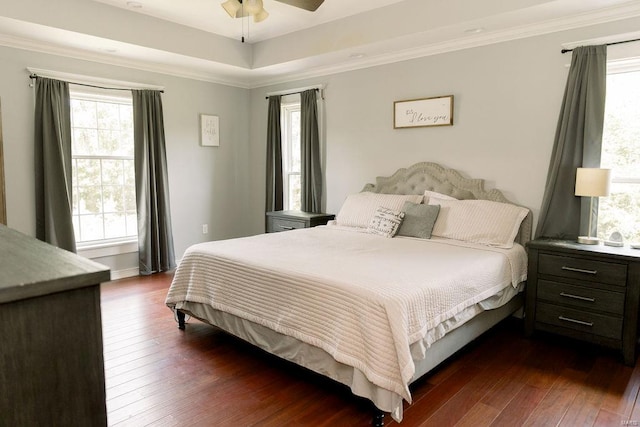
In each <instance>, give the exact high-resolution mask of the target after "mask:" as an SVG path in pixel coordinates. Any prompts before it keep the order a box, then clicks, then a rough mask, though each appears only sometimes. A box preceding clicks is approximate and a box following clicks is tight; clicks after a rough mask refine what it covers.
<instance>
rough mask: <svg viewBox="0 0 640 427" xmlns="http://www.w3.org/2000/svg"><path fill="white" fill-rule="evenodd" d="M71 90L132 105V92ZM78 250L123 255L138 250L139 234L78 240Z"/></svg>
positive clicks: (83, 96)
mask: <svg viewBox="0 0 640 427" xmlns="http://www.w3.org/2000/svg"><path fill="white" fill-rule="evenodd" d="M69 92H70V95H71V97H72V98H73V99H82V100H87V101H99V102H100V101H102V102H112V103H119V104H123V105H132V104H133V99H132V96H131V92H128V91H127V92H122V93H118V94H115V93H114V91H113V90H112V89H103V88H95V87H87V86H80V85H74V84H70V86H69ZM72 158H76V159H89V158H96V159H114V160H132V159H133V157H131V156H91V155H80V156H73V155H72ZM76 251H77V253H78V255H81V256H84V257H85V258H90V259H92V258H101V257H107V256H114V255H121V254H127V253H134V252H138V236H133V237H125V238H116V239H101V240H92V241H84V242H76Z"/></svg>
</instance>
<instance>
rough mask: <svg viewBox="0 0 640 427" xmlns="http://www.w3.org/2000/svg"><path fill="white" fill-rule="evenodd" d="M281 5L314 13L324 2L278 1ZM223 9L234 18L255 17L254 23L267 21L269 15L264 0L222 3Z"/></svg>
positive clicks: (312, 0)
mask: <svg viewBox="0 0 640 427" xmlns="http://www.w3.org/2000/svg"><path fill="white" fill-rule="evenodd" d="M276 1H279V2H280V3H284V4H288V5H290V6H294V7H298V8H300V9H304V10H308V11H310V12H314V11H315V10H316V9H318V8H319V7H320V5H322V3H324V0H276ZM222 8H223V9H224V10H226V11H227V13H228V14H229V16H231V17H232V18H244V17H245V16H253V22H261V21H264V20H265V19H267V17H268V16H269V13H267V11H266V10H264V5H263V4H262V0H227V1H225V2H224V3H222Z"/></svg>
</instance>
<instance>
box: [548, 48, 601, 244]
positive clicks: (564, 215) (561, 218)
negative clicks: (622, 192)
mask: <svg viewBox="0 0 640 427" xmlns="http://www.w3.org/2000/svg"><path fill="white" fill-rule="evenodd" d="M606 78H607V47H606V45H602V46H584V47H578V48H576V49H574V50H573V54H572V59H571V68H570V69H569V76H568V78H567V85H566V88H565V93H564V99H563V101H562V109H561V110H560V118H559V120H558V127H557V129H556V136H555V141H554V146H553V151H552V153H551V162H550V164H549V172H548V174H547V184H546V187H545V192H544V198H543V200H542V206H541V209H540V217H539V218H538V226H537V229H536V237H555V238H565V239H575V238H577V237H578V236H579V235H586V234H587V231H588V230H587V228H588V225H587V224H588V213H589V208H588V202H589V200H588V198H584V199H586V200H584V201H582V200H581V199H583V198H581V197H576V196H575V179H576V169H577V168H578V167H599V166H600V153H601V148H602V129H603V125H604V105H605V95H606ZM594 202H595V201H594ZM583 205H584V206H583ZM594 205H595V203H594ZM581 223H582V224H583V225H582V226H581V225H580V224H581ZM592 235H595V233H593V234H592Z"/></svg>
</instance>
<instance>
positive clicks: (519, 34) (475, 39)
mask: <svg viewBox="0 0 640 427" xmlns="http://www.w3.org/2000/svg"><path fill="white" fill-rule="evenodd" d="M637 16H640V3H634V4H625V5H623V6H618V7H611V8H608V9H605V10H600V11H598V12H590V13H584V14H580V15H575V16H571V17H567V18H558V19H553V20H549V21H545V22H542V23H536V24H530V25H525V26H521V27H517V28H509V29H506V30H498V31H492V32H486V33H479V34H475V35H473V36H467V37H465V38H460V39H457V40H451V41H447V42H442V43H434V44H431V45H428V46H419V47H416V48H412V49H405V50H402V51H396V52H394V53H391V54H383V55H378V56H376V57H370V58H363V59H361V60H351V61H350V62H349V63H345V64H338V65H335V66H326V67H318V68H314V69H312V70H306V71H304V72H300V73H288V74H286V75H282V76H279V77H277V78H266V79H259V78H258V79H256V80H254V82H253V83H254V84H253V86H252V87H253V88H258V87H263V86H269V85H274V84H281V83H286V82H291V81H295V80H302V79H308V78H315V77H322V76H325V75H330V74H338V73H343V72H347V71H355V70H359V69H364V68H369V67H375V66H379V65H386V64H392V63H394V62H401V61H407V60H411V59H417V58H423V57H427V56H433V55H439V54H442V53H447V52H455V51H458V50H463V49H471V48H475V47H481V46H487V45H491V44H497V43H503V42H508V41H513V40H519V39H524V38H529V37H535V36H541V35H545V34H550V33H555V32H559V31H567V30H573V29H577V28H582V27H588V26H591V25H598V24H605V23H608V22H614V21H620V20H623V19H630V18H634V17H637ZM612 38H617V39H618V40H619V39H620V37H619V36H612ZM576 43H580V42H573V43H566V45H567V46H569V45H573V44H575V45H579V44H576ZM562 47H565V44H563V45H562V46H561V47H559V49H558V50H560V48H562ZM345 55H346V52H345Z"/></svg>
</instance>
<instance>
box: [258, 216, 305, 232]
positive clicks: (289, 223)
mask: <svg viewBox="0 0 640 427" xmlns="http://www.w3.org/2000/svg"><path fill="white" fill-rule="evenodd" d="M268 225H269V227H268V230H267V231H268V232H269V233H274V232H277V231H287V230H294V229H296V228H305V227H306V223H305V222H304V221H294V220H290V219H284V218H269V221H268Z"/></svg>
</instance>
